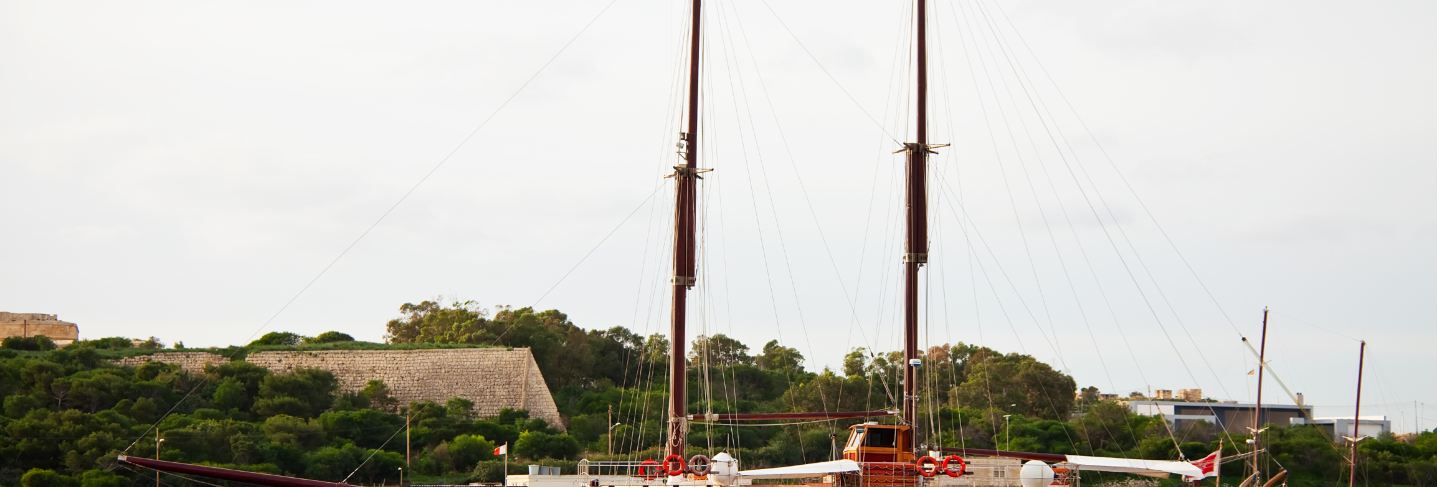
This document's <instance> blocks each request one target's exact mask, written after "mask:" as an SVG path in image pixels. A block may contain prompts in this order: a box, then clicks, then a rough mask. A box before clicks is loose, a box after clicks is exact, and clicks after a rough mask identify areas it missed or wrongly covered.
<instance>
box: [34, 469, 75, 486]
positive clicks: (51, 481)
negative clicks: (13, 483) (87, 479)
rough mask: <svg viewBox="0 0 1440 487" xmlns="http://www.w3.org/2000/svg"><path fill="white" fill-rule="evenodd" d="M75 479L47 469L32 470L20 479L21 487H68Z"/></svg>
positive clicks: (73, 483)
mask: <svg viewBox="0 0 1440 487" xmlns="http://www.w3.org/2000/svg"><path fill="white" fill-rule="evenodd" d="M73 485H75V479H73V478H70V477H69V476H66V475H60V474H59V473H57V472H56V471H54V470H50V469H48V468H32V469H30V471H29V472H25V475H24V476H22V477H20V486H21V487H70V486H73Z"/></svg>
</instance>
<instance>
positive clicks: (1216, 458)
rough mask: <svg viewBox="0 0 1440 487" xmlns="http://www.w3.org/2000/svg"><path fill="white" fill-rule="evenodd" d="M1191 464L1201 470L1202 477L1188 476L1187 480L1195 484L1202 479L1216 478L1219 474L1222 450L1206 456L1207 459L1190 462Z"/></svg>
mask: <svg viewBox="0 0 1440 487" xmlns="http://www.w3.org/2000/svg"><path fill="white" fill-rule="evenodd" d="M1190 464H1191V465H1194V466H1196V467H1199V468H1200V476H1199V477H1190V476H1186V477H1185V480H1189V481H1192V482H1193V481H1196V480H1200V479H1205V478H1210V477H1214V476H1216V475H1218V474H1219V467H1220V450H1215V453H1211V454H1209V455H1206V456H1205V458H1201V459H1199V460H1196V461H1193V462H1190Z"/></svg>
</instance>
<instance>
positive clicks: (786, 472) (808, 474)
mask: <svg viewBox="0 0 1440 487" xmlns="http://www.w3.org/2000/svg"><path fill="white" fill-rule="evenodd" d="M859 471H860V464H858V463H855V461H854V460H835V461H830V462H819V463H807V464H804V465H794V466H790V467H776V468H761V469H756V470H741V471H740V478H746V479H804V478H813V477H822V476H825V475H829V474H832V473H844V472H859ZM1195 471H1196V472H1197V473H1198V472H1199V471H1200V470H1199V469H1196V470H1195Z"/></svg>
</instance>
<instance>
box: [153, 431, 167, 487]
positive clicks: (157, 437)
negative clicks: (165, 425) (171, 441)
mask: <svg viewBox="0 0 1440 487" xmlns="http://www.w3.org/2000/svg"><path fill="white" fill-rule="evenodd" d="M164 442H165V439H164V438H161V437H160V428H155V459H156V460H159V459H160V444H161V443H164ZM155 487H160V471H159V470H156V471H155Z"/></svg>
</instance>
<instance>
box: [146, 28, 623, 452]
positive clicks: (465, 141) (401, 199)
mask: <svg viewBox="0 0 1440 487" xmlns="http://www.w3.org/2000/svg"><path fill="white" fill-rule="evenodd" d="M617 1H618V0H610V2H608V3H606V4H605V5H604V6H603V7H601V8H600V10H599V11H597V12H596V13H595V15H593V16H591V17H590V20H589V21H587V22H586V23H585V24H584V25H583V26H582V27H581V28H580V30H579V31H577V32H576V33H575V34H574V35H572V36H571V37H570V38H569V40H567V41H565V43H564V44H563V45H561V46H560V49H559V50H557V51H555V53H554V54H552V55H551V56H550V57H549V58H548V59H546V60H545V62H544V63H542V64H541V65H540V67H539V68H536V69H535V71H534V72H532V73H531V74H530V76H529V77H527V78H526V79H525V81H523V82H521V83H520V86H519V87H518V88H516V89H515V90H514V91H512V92H511V93H510V95H509V96H507V97H505V99H504V100H503V101H501V102H500V104H499V105H498V106H496V107H495V109H494V110H492V111H491V112H490V114H489V115H487V116H486V117H485V118H484V119H482V120H481V121H480V123H478V124H476V125H475V127H474V128H473V129H471V130H470V132H469V133H467V134H466V135H465V136H464V137H462V138H461V139H460V142H459V143H457V144H455V146H454V147H453V148H451V149H450V151H449V152H447V153H445V155H444V156H442V157H441V158H440V159H439V160H437V161H436V162H435V164H434V165H432V166H431V167H430V170H429V171H426V172H425V174H424V175H422V176H421V177H420V179H418V180H416V181H415V183H414V184H412V185H411V186H410V188H409V189H407V190H406V191H405V192H404V193H402V194H401V195H400V197H399V198H398V199H396V200H395V202H394V203H392V204H391V205H390V206H389V207H388V208H386V209H385V211H384V212H382V213H381V214H380V216H379V217H377V218H376V219H375V221H373V222H371V223H370V225H369V226H367V227H365V230H363V231H361V232H360V234H359V235H357V236H356V237H355V238H354V239H352V240H351V241H350V243H349V244H347V245H346V246H345V247H344V248H343V249H341V250H340V253H338V254H336V255H335V257H334V258H332V259H330V261H329V262H328V263H326V264H325V266H324V267H322V268H320V271H319V272H316V273H315V275H314V276H312V277H311V278H310V280H309V281H306V282H305V285H303V286H301V287H300V290H298V291H296V292H295V294H293V295H291V296H290V299H288V300H286V301H285V303H284V304H283V305H281V306H280V308H279V309H277V310H276V311H275V312H274V313H272V314H271V315H270V317H269V318H267V319H266V320H265V321H264V322H263V323H261V324H260V326H259V327H257V328H255V330H253V331H251V332H250V336H249V337H248V338H246V341H249V340H251V339H254V338H255V336H256V335H258V334H259V333H260V332H261V331H264V330H265V329H267V328H269V327H270V325H271V324H272V323H274V322H275V319H276V318H279V317H280V315H281V314H283V313H284V312H285V311H286V310H288V309H290V306H291V305H293V304H295V302H296V301H297V300H299V299H300V296H302V295H304V294H305V292H306V291H308V290H310V288H311V287H312V286H314V285H315V283H316V282H319V280H320V278H322V277H324V276H325V274H327V273H329V272H330V269H332V268H334V267H335V264H337V263H339V262H340V260H341V259H343V258H344V257H345V256H346V255H347V254H349V253H350V251H351V250H353V249H354V248H355V247H356V246H357V245H359V244H360V241H362V240H364V239H365V237H367V236H369V235H370V233H371V232H372V231H374V230H375V228H376V227H378V226H380V223H381V222H384V221H385V219H386V218H388V217H389V216H390V214H391V213H394V212H395V209H396V208H399V207H400V205H401V204H402V203H404V202H405V201H406V200H408V199H409V198H410V196H411V195H413V194H415V191H416V190H418V189H419V188H420V186H422V185H424V184H425V182H426V181H428V180H430V177H431V176H434V175H435V173H436V172H438V171H439V170H440V168H441V167H444V166H445V164H446V163H448V162H450V160H451V158H453V157H454V156H455V154H456V153H458V152H459V151H460V149H461V148H463V147H464V146H465V145H466V144H468V143H469V142H470V140H471V139H473V138H474V137H475V135H476V134H478V133H480V131H481V130H482V129H484V128H485V127H486V126H487V125H489V124H490V122H491V121H492V120H494V119H495V117H496V116H497V115H499V114H500V112H501V111H502V110H504V109H505V107H507V106H509V105H510V102H512V101H514V100H515V98H516V97H518V96H519V95H520V93H521V92H524V91H525V88H527V87H529V86H530V83H531V82H533V81H535V79H536V78H538V77H539V76H540V74H541V73H544V72H545V70H546V69H547V68H549V67H550V65H551V64H554V63H555V60H556V59H559V58H560V55H562V54H564V53H565V51H566V50H568V49H569V48H570V46H571V45H573V44H574V43H575V41H576V40H578V39H579V38H580V36H582V35H584V34H585V32H587V31H589V30H590V27H591V26H593V25H595V22H596V21H598V20H600V17H602V16H604V15H605V12H608V11H609V10H610V7H612V6H614V5H615V3H616V2H617ZM208 381H209V377H208V376H206V377H203V378H202V380H201V381H200V382H199V383H197V384H196V385H195V386H194V387H192V388H191V389H190V390H189V391H187V392H186V393H185V395H184V396H181V398H180V400H179V401H176V402H175V404H174V405H172V406H171V407H170V408H169V409H167V410H166V411H165V413H164V414H162V415H160V417H159V418H158V419H156V420H155V422H154V423H152V424H151V425H150V426H149V427H147V428H146V429H145V431H143V432H141V433H140V435H139V436H138V437H136V439H135V440H134V441H132V442H130V445H128V446H126V447H125V449H124V450H123V451H124V452H128V451H130V449H131V448H134V447H135V445H136V444H138V443H139V442H140V440H141V439H143V438H145V436H146V435H147V434H148V433H149V432H150V431H152V430H153V429H154V428H155V427H156V426H158V425H159V424H160V421H163V420H164V419H165V418H166V417H168V416H170V415H171V414H173V413H174V412H175V410H176V408H178V407H180V405H181V404H183V403H184V402H185V401H186V400H187V399H189V398H190V397H191V396H193V395H194V394H195V391H197V390H199V388H200V387H201V386H202V385H204V384H205V383H207V382H208Z"/></svg>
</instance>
